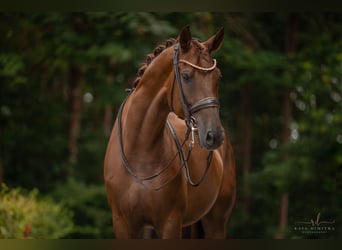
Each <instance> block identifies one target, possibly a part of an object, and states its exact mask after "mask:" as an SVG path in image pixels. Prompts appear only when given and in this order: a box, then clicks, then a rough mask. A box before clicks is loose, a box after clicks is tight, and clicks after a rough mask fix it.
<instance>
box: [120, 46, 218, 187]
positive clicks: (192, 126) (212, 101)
mask: <svg viewBox="0 0 342 250" xmlns="http://www.w3.org/2000/svg"><path fill="white" fill-rule="evenodd" d="M180 62H181V63H185V64H188V65H190V66H191V67H193V68H195V69H198V70H202V71H205V72H207V71H212V70H214V69H215V68H216V60H215V59H213V62H214V64H213V66H211V67H209V68H204V67H200V66H197V65H195V64H192V63H191V62H188V61H186V60H184V59H179V44H175V45H174V55H173V66H174V73H175V77H174V80H173V83H172V87H171V111H174V108H173V99H174V97H173V91H174V85H175V82H176V83H177V87H178V93H179V97H180V102H181V105H182V108H183V111H184V114H185V123H186V126H187V132H186V134H185V137H184V141H183V142H182V143H181V142H180V141H179V139H178V136H177V134H176V131H175V130H174V128H173V127H172V125H171V123H170V121H169V120H166V124H167V126H168V128H169V130H170V132H171V134H172V137H173V139H174V142H175V144H176V147H177V153H176V154H175V155H174V156H173V157H172V158H171V160H170V161H169V162H168V164H167V165H166V166H165V167H164V168H163V169H161V170H160V171H159V172H157V173H155V174H153V175H150V176H146V177H143V176H138V175H137V174H136V173H135V172H134V171H133V169H132V167H131V165H130V164H129V162H128V160H127V157H126V154H125V152H124V146H123V140H122V111H123V108H124V106H125V104H126V102H127V99H128V98H129V96H130V95H131V93H132V92H133V90H134V89H131V90H130V93H129V95H128V96H127V97H126V98H125V100H124V101H123V102H122V104H121V106H120V109H119V111H118V117H117V119H118V139H119V148H120V153H121V159H122V162H123V165H124V167H125V168H126V170H127V171H128V173H129V174H130V175H131V176H132V177H134V178H135V179H136V181H137V182H138V183H140V184H141V185H142V186H144V187H145V188H147V189H149V190H153V191H157V190H160V189H162V188H164V187H165V186H167V185H168V184H169V183H171V182H172V181H173V180H174V179H175V178H176V177H177V176H178V175H179V173H180V171H181V169H183V168H184V172H185V177H186V180H187V183H188V184H189V185H191V186H194V187H196V186H199V185H200V184H201V183H202V182H203V181H204V178H205V176H206V175H207V173H208V170H209V167H210V164H211V160H212V156H213V151H212V150H209V152H208V155H207V157H206V168H205V170H204V174H203V175H202V177H201V178H200V179H199V181H198V182H193V181H192V180H191V177H190V173H189V167H188V160H189V158H190V155H191V152H192V149H193V146H194V143H195V141H194V137H195V135H194V134H195V131H196V130H197V126H196V119H195V118H194V117H193V114H194V113H196V112H198V111H199V110H201V109H206V108H219V106H220V105H219V102H218V100H217V99H216V98H215V97H206V98H203V99H200V100H199V101H197V102H196V103H195V104H193V105H192V106H190V107H189V105H188V104H187V101H186V98H185V96H184V91H183V87H182V82H181V77H180V73H179V68H178V64H179V63H180ZM190 134H191V140H190V143H189V149H188V152H187V154H186V155H185V154H184V152H183V146H184V144H185V142H186V141H187V140H188V139H189V137H190ZM177 155H179V158H180V160H181V165H180V167H179V169H178V170H177V172H176V174H174V175H173V176H172V177H171V178H170V179H168V180H167V181H166V182H164V183H163V184H161V185H160V186H158V187H152V186H149V185H146V184H145V183H144V181H150V180H153V179H155V178H157V177H159V176H161V175H162V174H163V173H164V172H165V171H166V170H167V169H168V168H169V167H170V166H171V163H172V162H173V161H174V160H175V159H176V157H177Z"/></svg>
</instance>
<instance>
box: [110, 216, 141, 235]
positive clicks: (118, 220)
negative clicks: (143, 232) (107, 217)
mask: <svg viewBox="0 0 342 250" xmlns="http://www.w3.org/2000/svg"><path fill="white" fill-rule="evenodd" d="M113 229H114V234H115V238H117V239H137V238H139V229H138V228H134V227H133V226H132V225H131V223H129V222H128V221H127V220H125V218H124V217H122V216H120V217H116V216H115V215H113Z"/></svg>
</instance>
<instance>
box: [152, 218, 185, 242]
mask: <svg viewBox="0 0 342 250" xmlns="http://www.w3.org/2000/svg"><path fill="white" fill-rule="evenodd" d="M157 232H158V234H159V236H160V238H161V239H181V238H182V222H181V219H180V218H179V219H175V218H172V217H170V218H168V219H167V220H166V221H165V222H164V223H163V224H162V225H161V229H160V230H157Z"/></svg>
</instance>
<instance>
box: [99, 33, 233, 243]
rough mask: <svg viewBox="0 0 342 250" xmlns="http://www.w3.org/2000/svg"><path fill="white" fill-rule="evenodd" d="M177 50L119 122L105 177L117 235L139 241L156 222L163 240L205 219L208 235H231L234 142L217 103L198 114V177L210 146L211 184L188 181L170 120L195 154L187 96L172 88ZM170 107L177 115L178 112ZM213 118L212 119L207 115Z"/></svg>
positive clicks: (154, 69)
mask: <svg viewBox="0 0 342 250" xmlns="http://www.w3.org/2000/svg"><path fill="white" fill-rule="evenodd" d="M184 34H185V35H184ZM185 39H187V40H188V39H189V35H188V33H187V30H185V31H184V32H183V39H182V35H181V37H180V43H182V41H183V42H184V40H185ZM189 42H190V41H189ZM183 45H184V44H183ZM187 46H189V45H187ZM184 48H185V47H184V46H182V51H183V52H185V51H186V50H185V49H184ZM173 53H174V49H173V48H171V47H170V48H167V49H165V50H164V51H163V52H162V53H161V54H160V55H159V56H157V57H156V58H155V59H154V60H153V61H152V62H151V64H150V65H149V66H148V67H147V69H146V71H145V72H144V74H143V76H142V78H141V80H140V83H139V84H138V85H137V87H136V89H135V90H134V91H133V92H132V93H131V95H130V96H129V97H128V98H127V101H126V102H125V105H124V106H123V107H122V111H121V112H122V114H121V120H119V118H118V119H117V120H116V122H115V124H114V127H113V131H112V134H111V137H110V140H109V143H108V147H107V152H106V157H105V164H104V177H105V184H106V191H107V197H108V201H109V204H110V206H111V209H112V218H113V226H114V231H115V235H116V237H117V238H138V237H140V236H141V231H142V229H143V228H144V227H145V226H147V225H149V226H152V227H153V228H154V229H155V231H156V233H157V235H158V236H159V237H161V238H180V237H181V232H182V227H184V226H189V225H191V224H193V223H195V222H197V221H199V220H201V222H202V225H203V227H204V231H205V236H206V237H207V238H224V237H225V224H226V222H227V220H228V217H229V215H230V212H231V209H232V206H233V204H234V199H235V185H236V183H235V163H234V156H233V151H232V146H231V145H230V142H229V140H228V137H227V136H226V135H224V142H223V143H222V142H221V141H223V137H222V138H221V136H222V135H221V134H223V132H221V130H220V128H221V126H220V123H219V120H218V119H219V118H217V117H219V116H218V110H217V109H216V108H212V107H211V106H210V107H209V108H203V110H200V111H198V113H196V114H194V117H195V118H196V120H197V121H198V124H197V126H198V136H195V137H194V140H195V141H194V144H193V148H192V149H191V154H190V157H189V159H187V165H188V171H189V176H190V178H191V179H192V180H194V181H196V180H199V179H201V178H202V177H203V175H204V174H205V169H206V165H207V159H206V158H207V153H208V148H210V150H212V152H213V153H212V158H211V163H210V167H209V168H208V172H207V173H206V174H205V177H204V179H203V182H201V183H200V185H198V186H196V187H194V186H192V185H190V184H189V181H188V180H187V178H185V173H184V169H183V165H184V162H183V161H182V160H181V157H179V152H178V151H179V149H178V148H177V147H176V144H175V141H174V138H173V136H172V133H171V131H170V129H169V127H168V126H167V124H166V120H167V119H168V120H169V122H170V123H171V124H172V127H173V128H174V131H175V132H176V134H177V137H178V138H179V141H181V142H183V141H185V142H186V143H184V145H183V148H182V149H183V151H184V152H187V151H188V150H189V147H190V145H189V144H188V141H189V138H187V137H186V134H187V130H188V128H187V125H186V124H185V122H184V120H183V119H180V118H178V117H177V116H176V115H175V113H176V114H177V115H178V116H180V117H182V116H184V115H185V114H184V110H183V108H182V106H181V104H179V103H178V102H175V101H174V100H172V98H174V99H175V100H176V99H177V98H178V97H179V95H180V94H181V93H179V91H178V92H177V91H175V90H174V86H172V83H174V68H173V64H172V59H173ZM188 54H189V53H188ZM201 63H206V62H201ZM189 67H190V66H189ZM189 67H188V68H186V67H185V69H186V70H188V69H189ZM186 72H187V71H186ZM191 73H192V74H195V73H196V72H193V71H191ZM206 77H208V76H206ZM184 87H185V88H187V87H186V86H184ZM213 89H214V88H209V89H207V90H201V91H200V97H201V98H202V96H203V97H205V96H206V95H208V93H209V95H212V92H213V91H212V90H213ZM214 90H215V89H214ZM173 92H174V93H173ZM184 92H187V89H185V90H184ZM207 92H208V93H207ZM214 92H215V91H214ZM172 95H174V97H173V96H172ZM187 98H188V99H187V101H188V102H192V103H195V102H196V101H197V100H195V99H196V98H194V97H191V95H190V94H189V95H187ZM192 98H193V99H194V100H191V99H192ZM197 99H198V98H197ZM172 102H174V103H172ZM170 103H172V104H170ZM170 106H173V107H172V108H173V109H174V112H175V113H173V112H171V113H170ZM212 113H214V116H212ZM205 115H208V117H209V118H208V119H205V118H203V117H202V116H205ZM215 115H216V116H215ZM210 118H212V119H210ZM217 122H218V124H217ZM118 123H120V125H121V130H122V131H120V128H119V124H118ZM207 127H208V128H207ZM202 128H203V129H202ZM204 128H205V129H207V130H205V129H204ZM203 131H204V132H203ZM201 135H202V136H201ZM120 136H121V137H122V138H121V139H122V143H121V144H120V138H119V137H120ZM203 138H204V139H203ZM203 145H205V147H203ZM120 147H121V148H122V149H120ZM214 147H215V149H214ZM123 152H124V154H125V157H126V158H127V161H128V162H129V167H130V168H131V169H130V170H129V171H128V169H127V164H125V163H124V162H123V157H122V154H123ZM130 171H131V172H130ZM155 173H159V174H157V175H156V177H155V178H151V179H150V180H141V179H139V178H140V177H146V176H152V175H153V174H155ZM133 175H135V177H134V176H133ZM158 187H160V188H158ZM156 189H158V190H156Z"/></svg>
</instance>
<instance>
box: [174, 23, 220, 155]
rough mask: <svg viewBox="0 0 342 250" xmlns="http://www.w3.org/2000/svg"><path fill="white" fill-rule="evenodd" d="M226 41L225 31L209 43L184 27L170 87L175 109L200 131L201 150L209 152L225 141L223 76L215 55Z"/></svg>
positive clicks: (175, 55) (216, 35) (178, 44)
mask: <svg viewBox="0 0 342 250" xmlns="http://www.w3.org/2000/svg"><path fill="white" fill-rule="evenodd" d="M223 38H224V31H223V28H221V29H220V31H219V32H217V33H216V34H215V35H214V36H212V37H211V38H209V39H208V40H207V41H205V42H201V41H199V40H197V39H193V38H192V35H191V32H190V29H189V27H185V28H183V30H182V31H181V32H180V34H179V37H178V43H177V44H175V45H174V55H173V64H174V70H173V71H174V72H173V73H174V79H173V81H171V83H170V84H169V86H168V103H169V106H170V108H171V110H172V111H173V112H175V113H176V114H177V115H178V116H179V117H180V118H182V119H185V121H186V123H187V125H188V127H189V126H191V127H192V128H196V130H197V132H198V138H199V142H200V145H201V147H204V148H207V149H209V150H213V149H215V148H217V147H219V146H220V145H221V144H222V143H223V141H224V130H223V127H222V124H221V120H220V116H219V102H218V82H219V80H220V77H221V73H220V70H219V69H218V68H217V67H216V60H215V59H213V58H212V56H211V53H212V52H213V51H217V50H219V49H220V47H221V45H222V42H223Z"/></svg>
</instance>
